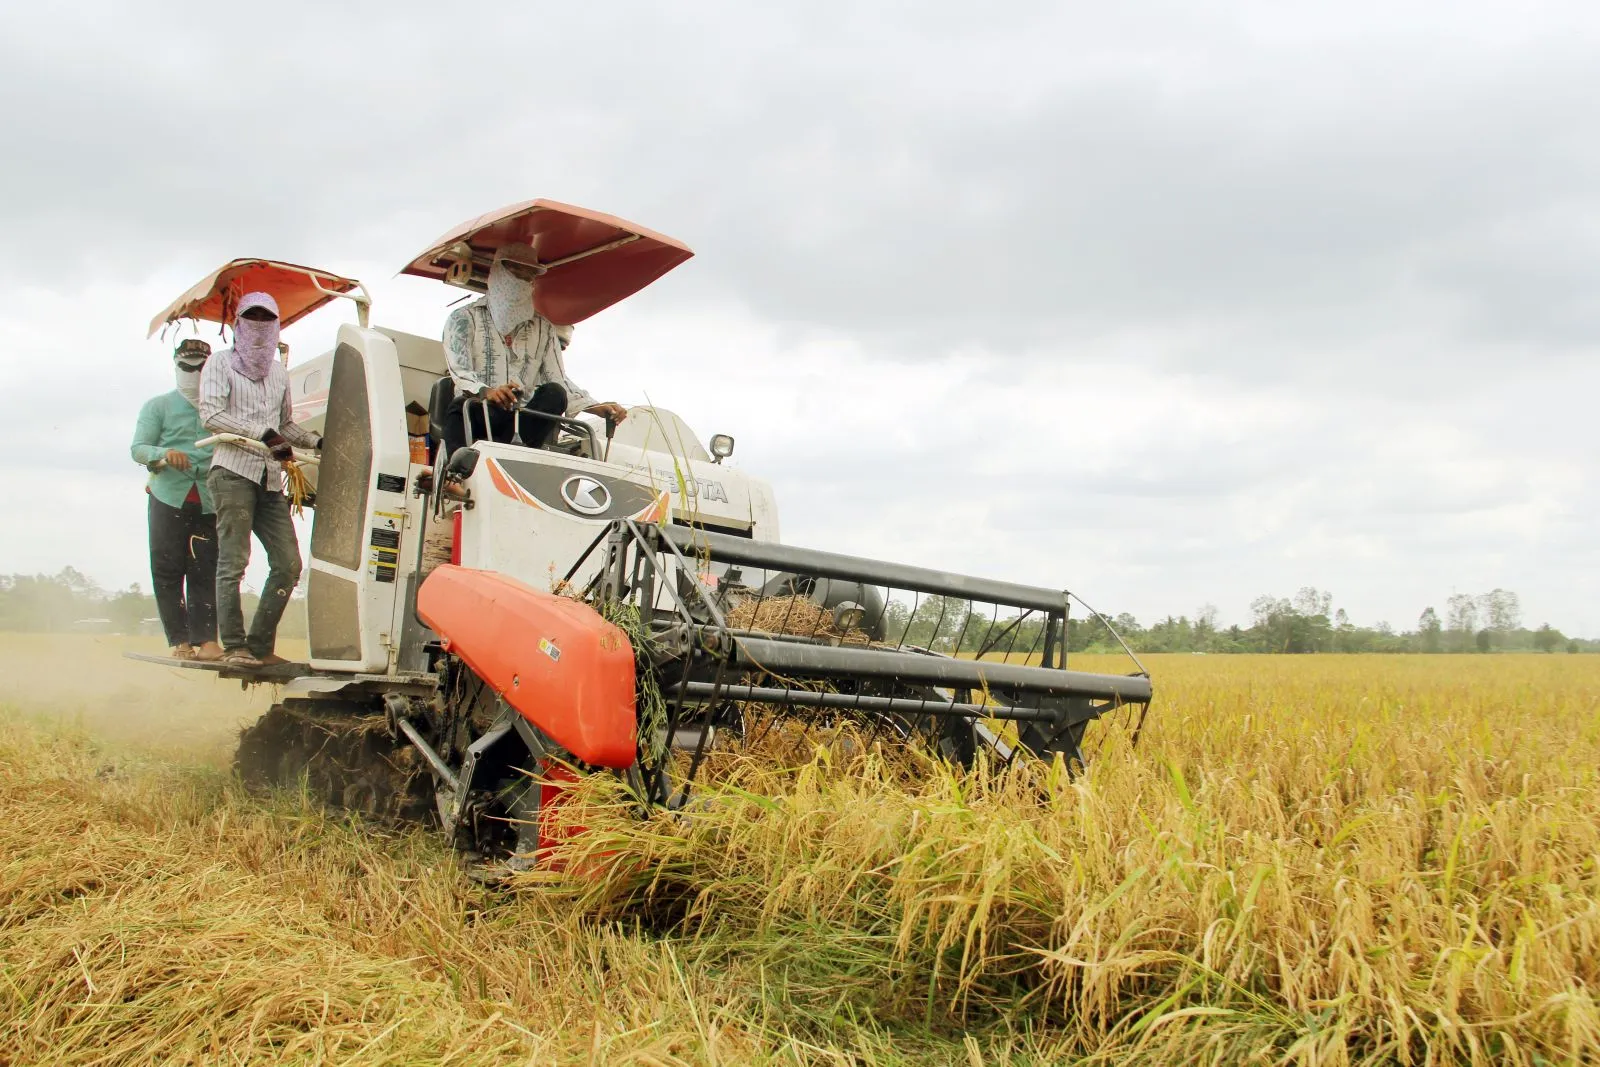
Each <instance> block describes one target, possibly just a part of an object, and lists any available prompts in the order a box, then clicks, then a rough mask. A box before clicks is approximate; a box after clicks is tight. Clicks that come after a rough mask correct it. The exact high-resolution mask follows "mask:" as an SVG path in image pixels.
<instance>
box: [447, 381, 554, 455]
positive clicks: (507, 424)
mask: <svg viewBox="0 0 1600 1067" xmlns="http://www.w3.org/2000/svg"><path fill="white" fill-rule="evenodd" d="M468 400H472V403H471V406H467V401H468ZM485 406H487V407H488V409H489V428H488V430H485V429H484V427H483V409H484V407H485ZM463 407H466V409H467V411H468V412H469V413H470V414H471V418H472V439H473V440H474V441H482V440H485V439H488V440H492V441H510V440H511V436H512V428H513V424H516V429H517V430H518V431H520V433H519V436H521V438H522V443H523V444H525V445H527V446H529V447H530V448H543V447H544V446H545V445H547V444H549V443H550V439H551V438H552V437H554V436H555V433H556V430H558V429H560V426H559V425H558V424H557V423H554V422H551V421H550V420H549V419H541V418H538V417H533V418H529V417H528V416H527V415H525V414H524V412H527V411H538V412H543V413H544V414H546V415H565V414H566V413H567V390H566V389H565V388H564V387H563V386H561V385H560V384H558V383H556V382H545V383H544V384H543V385H541V386H539V388H537V389H535V390H534V391H533V395H532V396H530V397H529V398H528V400H527V402H526V403H525V404H523V405H522V410H520V411H507V410H506V409H505V408H501V407H496V406H495V405H493V404H488V405H485V404H483V403H480V402H479V401H477V400H475V399H472V398H470V397H465V396H458V397H456V398H455V400H453V401H452V402H451V404H450V407H449V408H447V409H446V411H445V418H444V444H445V447H446V448H447V449H449V450H450V451H451V452H459V451H460V450H461V449H463V448H465V447H467V431H466V427H465V426H464V425H463V424H462V420H461V409H462V408H463Z"/></svg>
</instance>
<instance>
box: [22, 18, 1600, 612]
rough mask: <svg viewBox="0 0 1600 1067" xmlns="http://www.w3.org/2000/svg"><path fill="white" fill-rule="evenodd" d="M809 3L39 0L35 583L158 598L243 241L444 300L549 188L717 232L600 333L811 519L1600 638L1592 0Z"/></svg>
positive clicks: (26, 370)
mask: <svg viewBox="0 0 1600 1067" xmlns="http://www.w3.org/2000/svg"><path fill="white" fill-rule="evenodd" d="M777 6H778V5H770V4H751V3H724V4H716V3H702V4H695V5H659V4H620V3H614V4H604V5H599V4H596V5H553V4H552V5H547V4H525V3H524V4H480V5H475V6H470V7H463V8H460V9H457V10H451V9H447V8H442V7H441V6H440V5H438V4H432V3H428V4H423V3H415V2H409V0H408V2H393V0H391V2H385V3H368V4H358V3H350V4H340V5H333V4H315V5H312V4H305V5H299V4H294V3H278V4H274V5H272V6H271V7H270V8H268V9H259V8H249V7H246V8H238V7H236V6H233V5H221V6H218V5H215V4H205V5H201V4H191V5H180V4H164V3H160V2H151V3H144V4H138V5H133V4H125V3H115V4H104V5H96V4H78V5H43V4H10V5H5V6H4V7H3V9H0V98H3V99H4V101H5V107H4V109H3V112H0V144H3V145H4V146H5V150H4V165H3V166H0V244H3V247H4V251H5V255H4V256H3V257H0V360H3V362H0V373H3V374H4V376H5V384H6V396H7V399H8V401H9V403H8V405H7V407H8V412H7V416H6V418H5V419H4V420H0V444H3V446H4V449H5V452H6V455H7V456H8V457H9V462H10V467H11V471H12V474H11V477H10V479H9V484H10V485H11V487H12V490H11V520H10V521H9V522H7V523H5V524H4V525H3V527H0V572H12V571H28V572H31V571H55V570H57V569H59V568H60V567H62V566H64V565H67V564H72V565H75V566H78V567H79V568H81V569H83V570H85V571H87V572H88V573H90V574H91V575H93V576H94V577H96V578H98V579H99V580H100V581H102V582H103V583H105V584H107V585H110V586H122V585H126V584H127V583H130V582H134V581H139V582H142V583H144V585H145V586H146V588H148V582H149V578H148V566H147V556H146V549H145V532H144V517H143V513H144V496H143V494H142V492H141V491H140V486H141V473H142V472H141V471H140V470H139V469H138V468H137V467H135V466H134V465H133V464H132V462H131V461H130V460H129V459H128V456H127V443H128V439H129V437H130V435H131V432H132V428H133V422H134V418H135V416H136V414H137V411H138V407H139V405H140V403H141V402H142V401H143V400H144V399H145V398H147V397H148V396H151V395H154V394H155V393H157V392H160V391H162V390H164V389H167V388H170V387H171V373H170V372H171V363H170V359H169V358H168V351H169V349H168V346H165V345H161V344H158V343H156V342H153V341H146V340H145V338H144V329H145V325H146V323H147V322H148V321H149V319H150V317H151V316H152V315H153V314H154V313H155V312H156V311H157V310H159V309H160V308H161V307H162V306H163V305H164V304H165V303H167V302H168V301H169V300H170V299H171V298H172V297H174V296H176V295H177V293H178V292H180V291H181V290H182V289H184V288H186V287H187V286H188V285H190V284H192V283H193V282H194V281H195V280H196V279H197V278H199V277H200V276H202V275H203V274H205V273H206V272H207V271H209V270H211V269H212V268H214V267H216V266H217V265H219V264H220V263H222V262H224V261H225V260H227V259H229V258H232V257H235V256H245V255H256V256H272V257H278V258H284V259H289V260H293V261H297V262H302V263H313V264H317V265H319V266H323V267H326V268H328V269H331V270H336V271H340V272H343V273H347V274H354V275H356V276H358V277H360V278H362V279H364V280H365V281H366V282H367V284H368V286H369V288H370V289H371V290H372V292H373V294H374V297H375V300H376V305H375V316H374V317H375V320H376V321H377V322H379V323H382V324H385V325H392V326H395V327H398V328H401V329H406V330H411V331H413V332H417V333H425V334H433V335H436V334H437V333H438V332H439V329H440V327H441V326H442V324H443V319H444V315H445V309H446V305H447V304H449V303H450V302H451V301H453V300H455V299H456V298H457V297H458V296H459V292H458V291H455V290H450V289H447V288H445V287H444V286H441V285H438V284H436V283H428V282H422V281H419V280H414V279H407V280H399V279H396V278H395V277H394V273H395V271H396V270H397V269H398V268H399V267H400V266H401V265H402V264H403V263H405V262H406V261H407V260H408V259H410V258H411V257H412V256H413V255H415V254H416V253H417V252H420V251H421V250H422V249H423V248H424V247H425V246H426V244H427V243H428V242H429V241H430V240H431V239H432V238H433V237H435V236H436V235H438V234H439V233H441V232H443V231H445V230H446V229H448V228H450V227H451V226H453V225H454V224H456V223H457V222H459V221H461V220H462V219H465V218H467V217H470V216H472V215H476V214H479V213H481V212H484V211H487V210H491V209H493V208H495V207H498V206H500V205H502V204H505V203H508V202H512V201H517V200H523V199H527V198H530V197H535V196H544V197H550V198H553V199H558V200H565V201H568V202H571V203H577V204H582V205H584V206H587V207H592V208H596V209H599V210H603V211H608V212H612V213H614V214H618V215H622V216H624V217H626V218H630V219H633V220H635V221H637V222H640V223H642V224H644V225H646V226H649V227H651V228H654V229H657V230H661V231H663V232H666V233H670V234H672V235H673V236H675V237H678V238H680V239H681V240H683V241H685V242H687V243H688V244H689V245H690V246H691V247H693V248H694V249H695V251H696V253H697V255H696V257H695V258H694V259H692V260H690V261H689V262H688V263H687V264H685V265H684V266H682V267H680V268H679V269H678V270H677V271H675V272H674V273H672V274H670V275H668V276H667V277H666V278H664V279H663V280H662V281H660V282H658V283H657V284H656V285H654V286H653V287H651V288H650V289H648V290H646V291H645V292H643V293H641V294H640V295H639V296H637V297H635V298H633V299H632V300H630V301H628V302H627V303H625V304H623V305H620V306H618V307H616V308H613V309H611V310H610V311H608V312H606V313H603V314H602V315H601V316H599V317H597V318H596V319H594V320H592V321H591V322H589V323H585V324H584V325H583V326H581V327H580V328H579V330H578V333H577V338H576V340H575V342H574V346H573V348H572V350H571V352H570V353H569V370H570V371H571V372H572V374H573V376H574V377H575V378H577V379H578V380H579V381H581V382H583V383H584V384H585V385H586V386H587V387H588V388H589V389H590V390H591V391H592V392H594V393H597V394H604V395H605V396H606V397H607V398H608V399H609V398H614V399H617V400H620V401H623V402H629V403H635V402H642V401H643V400H644V399H645V398H646V396H647V395H648V396H649V397H650V398H651V399H652V400H654V401H655V402H656V403H658V404H661V405H663V406H666V407H670V408H672V409H674V410H676V411H678V412H679V413H680V414H682V415H683V416H684V417H685V418H687V419H688V421H689V422H690V424H691V425H692V426H694V427H696V428H697V429H698V430H699V431H700V432H701V434H702V435H709V434H711V433H713V432H719V431H720V432H727V433H731V434H733V435H735V437H736V438H737V439H738V451H737V454H736V456H735V460H736V461H737V462H738V463H739V464H740V465H741V466H742V467H744V468H745V469H747V470H750V471H752V472H753V473H757V474H759V475H761V476H762V477H764V478H766V479H767V480H769V481H770V482H771V483H772V484H773V486H774V488H775V490H776V493H777V496H778V501H779V507H780V510H781V513H782V520H783V534H784V539H785V540H787V541H791V542H793V543H797V544H805V545H811V546H816V547H823V548H833V549H837V550H841V551H847V552H852V553H856V554H862V555H875V556H886V557H890V558H896V559H904V560H907V561H909V562H916V563H922V564H928V565H934V566H941V567H945V568H948V569H954V570H963V571H969V572H975V573H981V574H987V575H993V576H996V577H1004V578H1010V579H1014V580H1020V581H1027V582H1033V583H1037V584H1048V585H1060V586H1067V587H1070V588H1072V589H1073V590H1075V591H1078V592H1080V593H1081V594H1082V595H1083V596H1084V597H1085V598H1086V599H1087V600H1088V601H1089V602H1090V603H1092V604H1094V605H1096V606H1097V607H1099V608H1101V609H1102V610H1104V611H1108V612H1111V613H1115V612H1119V611H1131V612H1133V613H1134V614H1135V615H1137V616H1139V617H1140V619H1141V620H1144V621H1147V622H1148V621H1150V620H1151V619H1152V617H1155V616H1159V615H1162V614H1166V613H1168V612H1170V613H1173V614H1178V613H1189V614H1193V612H1194V611H1195V610H1196V609H1197V608H1198V607H1200V605H1202V604H1204V603H1206V602H1210V603H1213V604H1215V605H1216V606H1217V607H1218V608H1219V609H1220V612H1221V615H1222V618H1223V620H1224V621H1225V622H1228V621H1238V622H1244V621H1247V616H1248V604H1249V602H1250V600H1251V599H1252V598H1253V597H1255V596H1257V595H1258V594H1261V593H1273V594H1276V595H1280V596H1288V595H1292V593H1293V592H1294V590H1295V589H1296V588H1298V587H1299V586H1302V585H1315V586H1318V587H1321V588H1324V589H1328V590H1331V591H1332V592H1333V594H1334V597H1335V604H1336V605H1339V606H1343V607H1345V608H1346V609H1347V610H1348V611H1349V612H1350V614H1351V616H1352V618H1354V619H1355V620H1357V621H1360V622H1365V623H1371V622H1376V621H1378V620H1380V619H1383V620H1388V621H1390V622H1391V623H1393V624H1394V625H1395V626H1396V627H1397V628H1409V627H1411V626H1413V625H1414V624H1415V620H1416V617H1417V615H1418V613H1419V612H1420V611H1421V610H1422V609H1423V608H1424V607H1425V606H1428V605H1430V604H1432V605H1436V606H1438V607H1440V608H1441V609H1442V607H1443V602H1444V600H1445V599H1446V598H1447V597H1448V596H1449V595H1450V593H1451V592H1452V591H1464V592H1484V591H1487V590H1489V589H1491V588H1494V587H1496V586H1500V587H1506V588H1510V589H1514V590H1516V591H1517V592H1519V593H1520V594H1521V595H1522V599H1523V605H1524V609H1525V614H1526V616H1527V619H1528V621H1529V622H1531V623H1534V624H1537V623H1538V622H1541V621H1544V620H1548V621H1550V622H1551V623H1553V624H1554V625H1556V626H1558V627H1561V628H1563V629H1566V630H1568V631H1577V632H1581V633H1585V634H1600V609H1597V607H1596V606H1595V605H1596V603H1597V594H1600V551H1597V549H1596V544H1595V538H1594V531H1595V529H1596V522H1597V520H1600V491H1597V489H1596V487H1595V475H1596V473H1597V471H1596V467H1597V463H1596V445H1595V431H1594V429H1593V422H1592V410H1593V408H1594V406H1595V403H1596V397H1597V392H1600V362H1597V360H1596V358H1595V357H1596V347H1597V346H1596V339H1597V336H1600V303H1597V297H1596V294H1597V293H1600V284H1597V283H1600V138H1597V137H1596V135H1595V122H1594V113H1595V101H1596V100H1600V5H1595V4H1594V3H1592V2H1587V3H1586V2H1572V3H1548V4H1540V3H1526V4H1517V5H1512V4H1505V3H1500V4H1482V3H1470V2H1468V3H1462V2H1455V3H1449V4H1446V3H1442V2H1438V3H1433V4H1426V5H1424V4H1406V3H1395V2H1392V0H1391V2H1385V3H1381V4H1378V3H1370V4H1369V3H1352V2H1341V3H1338V4H1333V3H1327V4H1321V5H1314V6H1313V5H1304V4H1286V3H1282V2H1281V0H1276V2H1262V3H1254V2H1242V0H1235V2H1229V0H1219V2H1216V3H1209V4H1204V5H1197V4H1193V3H1187V2H1180V0H1173V2H1169V3H1160V2H1157V3H1123V4H1105V3H1093V4H1087V3H1085V4H1078V3H1071V4H1069V3H1026V4H997V5H990V6H989V7H988V8H987V9H984V8H982V7H980V6H977V5H972V4H953V3H942V2H921V3H915V4H912V3H904V4H893V5H890V4H877V5H874V4H863V3H851V4H843V3H840V4H834V3H822V2H816V0H811V2H807V3H805V4H790V5H786V7H787V12H788V13H787V14H782V13H779V12H778V11H777V10H774V9H775V8H776V7H777ZM469 12H471V13H472V14H470V16H469V14H468V13H469ZM349 318H350V313H349V312H348V311H346V310H344V309H342V308H341V309H337V310H328V311H324V312H322V313H320V315H319V316H314V317H313V318H311V319H309V320H307V321H306V322H305V323H303V324H301V325H298V326H296V327H295V328H294V329H292V330H291V331H290V332H289V337H288V339H289V340H290V341H291V342H292V344H293V345H294V351H295V354H296V355H297V356H300V357H305V356H309V355H311V354H314V353H316V352H318V351H321V350H322V348H323V347H325V346H326V345H327V344H328V343H329V342H330V341H331V338H332V335H333V330H334V329H335V328H336V326H337V324H338V323H339V322H340V321H345V320H347V319H349Z"/></svg>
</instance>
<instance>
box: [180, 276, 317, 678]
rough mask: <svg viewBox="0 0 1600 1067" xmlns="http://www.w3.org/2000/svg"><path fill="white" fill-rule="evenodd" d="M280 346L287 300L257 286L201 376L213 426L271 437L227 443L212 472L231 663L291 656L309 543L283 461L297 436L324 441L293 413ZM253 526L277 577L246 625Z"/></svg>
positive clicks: (221, 607) (222, 618) (204, 406)
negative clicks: (245, 582)
mask: <svg viewBox="0 0 1600 1067" xmlns="http://www.w3.org/2000/svg"><path fill="white" fill-rule="evenodd" d="M277 355H278V304H277V301H275V300H273V299H272V297H271V296H270V295H268V294H267V293H247V294H245V296H244V298H243V299H241V300H240V301H239V309H238V313H237V315H236V316H235V318H234V322H233V347H232V348H225V349H223V350H222V351H221V352H219V353H217V354H216V355H215V356H213V357H211V359H209V360H208V361H207V362H206V366H205V370H204V372H202V374H201V377H200V421H201V422H202V423H204V424H205V428H206V429H208V430H210V431H211V432H212V433H230V434H236V435H238V436H240V437H244V438H248V439H250V440H252V441H260V442H261V445H262V447H260V448H254V447H250V446H247V445H243V444H236V443H232V442H225V443H221V444H218V445H217V446H216V450H215V452H213V453H212V456H211V472H210V474H208V475H207V476H206V487H207V488H208V489H209V490H210V492H211V499H212V503H213V505H214V506H215V508H216V513H217V629H218V631H219V632H220V636H221V638H222V648H223V657H222V661H223V662H224V663H227V664H229V665H230V666H239V667H259V666H263V665H267V666H270V665H272V664H275V663H282V662H284V660H283V658H282V657H281V656H279V655H277V653H276V651H275V647H276V644H277V636H278V623H279V621H280V620H282V618H283V612H284V609H285V608H287V607H288V606H289V594H290V593H292V592H294V587H295V585H296V584H297V583H298V582H299V581H300V544H299V541H298V540H297V539H296V537H295V532H294V522H293V520H291V519H290V517H289V498H288V497H287V496H286V495H285V494H284V482H283V466H282V464H283V462H284V461H285V460H289V459H293V458H294V449H293V448H292V447H291V446H293V445H299V446H300V447H301V448H318V449H320V448H321V447H322V438H321V437H319V436H318V435H317V434H314V433H312V432H311V431H309V430H307V429H305V428H304V427H302V426H299V425H297V424H296V423H295V421H294V419H293V418H292V417H291V410H292V409H291V405H290V401H289V372H288V370H287V369H286V368H285V367H284V365H283V362H282V361H281V360H279V359H278V358H277ZM251 534H254V535H255V537H256V540H258V541H260V542H261V547H262V548H263V549H264V550H265V551H266V553H267V583H266V585H265V586H263V587H262V589H261V602H260V604H258V605H257V607H256V613H255V618H254V619H252V620H251V622H250V629H249V631H248V632H246V630H245V628H244V609H243V605H242V602H241V601H240V599H239V582H240V581H241V580H242V579H243V578H244V571H245V567H246V566H247V565H248V564H249V563H250V535H251Z"/></svg>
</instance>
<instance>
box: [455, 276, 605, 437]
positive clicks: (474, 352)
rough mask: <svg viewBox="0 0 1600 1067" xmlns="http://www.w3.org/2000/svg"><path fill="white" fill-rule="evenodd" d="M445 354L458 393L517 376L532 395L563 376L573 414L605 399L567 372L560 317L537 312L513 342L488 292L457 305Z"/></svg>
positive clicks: (484, 388) (479, 389)
mask: <svg viewBox="0 0 1600 1067" xmlns="http://www.w3.org/2000/svg"><path fill="white" fill-rule="evenodd" d="M444 356H445V363H446V364H447V365H448V366H449V368H450V377H452V378H454V379H455V382H456V392H457V393H463V394H471V395H473V396H476V395H477V394H479V393H482V392H485V391H487V390H489V389H493V388H496V387H497V386H501V385H505V384H506V383H508V382H515V383H516V384H517V385H520V386H522V396H523V399H524V400H526V399H527V398H528V397H530V396H532V395H533V391H534V390H535V389H537V388H538V387H539V386H541V385H543V384H544V383H545V382H557V383H559V384H561V385H562V386H565V387H566V390H567V411H566V413H567V414H568V415H576V414H577V413H578V412H580V411H582V410H584V409H585V408H590V407H593V406H594V405H595V404H597V403H599V401H597V400H596V399H595V398H594V397H592V396H590V395H589V393H588V392H587V391H586V390H585V389H584V388H583V387H582V386H580V385H579V384H578V383H576V382H574V381H573V380H572V379H571V378H568V377H567V368H566V366H565V365H564V364H563V363H562V361H561V342H560V340H558V339H557V338H556V327H555V324H554V323H552V322H551V321H550V320H549V319H547V318H545V317H544V316H543V315H536V316H535V317H534V319H533V321H532V322H527V323H524V324H523V325H521V326H520V327H518V328H517V332H516V333H514V334H512V335H511V344H510V345H507V344H506V343H505V339H504V338H502V337H501V336H500V333H499V331H498V330H496V329H495V328H494V323H492V322H490V321H489V302H488V298H487V297H484V298H480V299H478V300H474V301H473V302H472V303H470V304H467V305H465V306H464V307H458V308H456V309H455V310H454V311H452V312H451V313H450V317H449V318H447V319H445V320H444Z"/></svg>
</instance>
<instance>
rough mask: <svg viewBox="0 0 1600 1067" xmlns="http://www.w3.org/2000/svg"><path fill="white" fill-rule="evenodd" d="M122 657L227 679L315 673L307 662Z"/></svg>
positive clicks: (279, 679) (282, 677)
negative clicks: (266, 663)
mask: <svg viewBox="0 0 1600 1067" xmlns="http://www.w3.org/2000/svg"><path fill="white" fill-rule="evenodd" d="M122 658H123V659H136V660H138V661H139V662H141V663H159V664H161V665H162V666H163V667H182V668H184V669H185V670H191V671H210V672H211V673H212V674H215V675H218V676H219V677H222V678H226V679H228V680H229V681H240V682H288V681H293V680H294V679H296V678H304V677H305V676H306V675H308V674H313V673H315V672H313V671H312V669H311V665H310V664H308V663H275V664H273V665H272V666H270V667H240V666H237V665H235V664H232V663H222V662H220V661H217V660H198V659H175V658H173V657H172V656H157V655H152V654H151V653H148V652H124V653H123V654H122Z"/></svg>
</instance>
